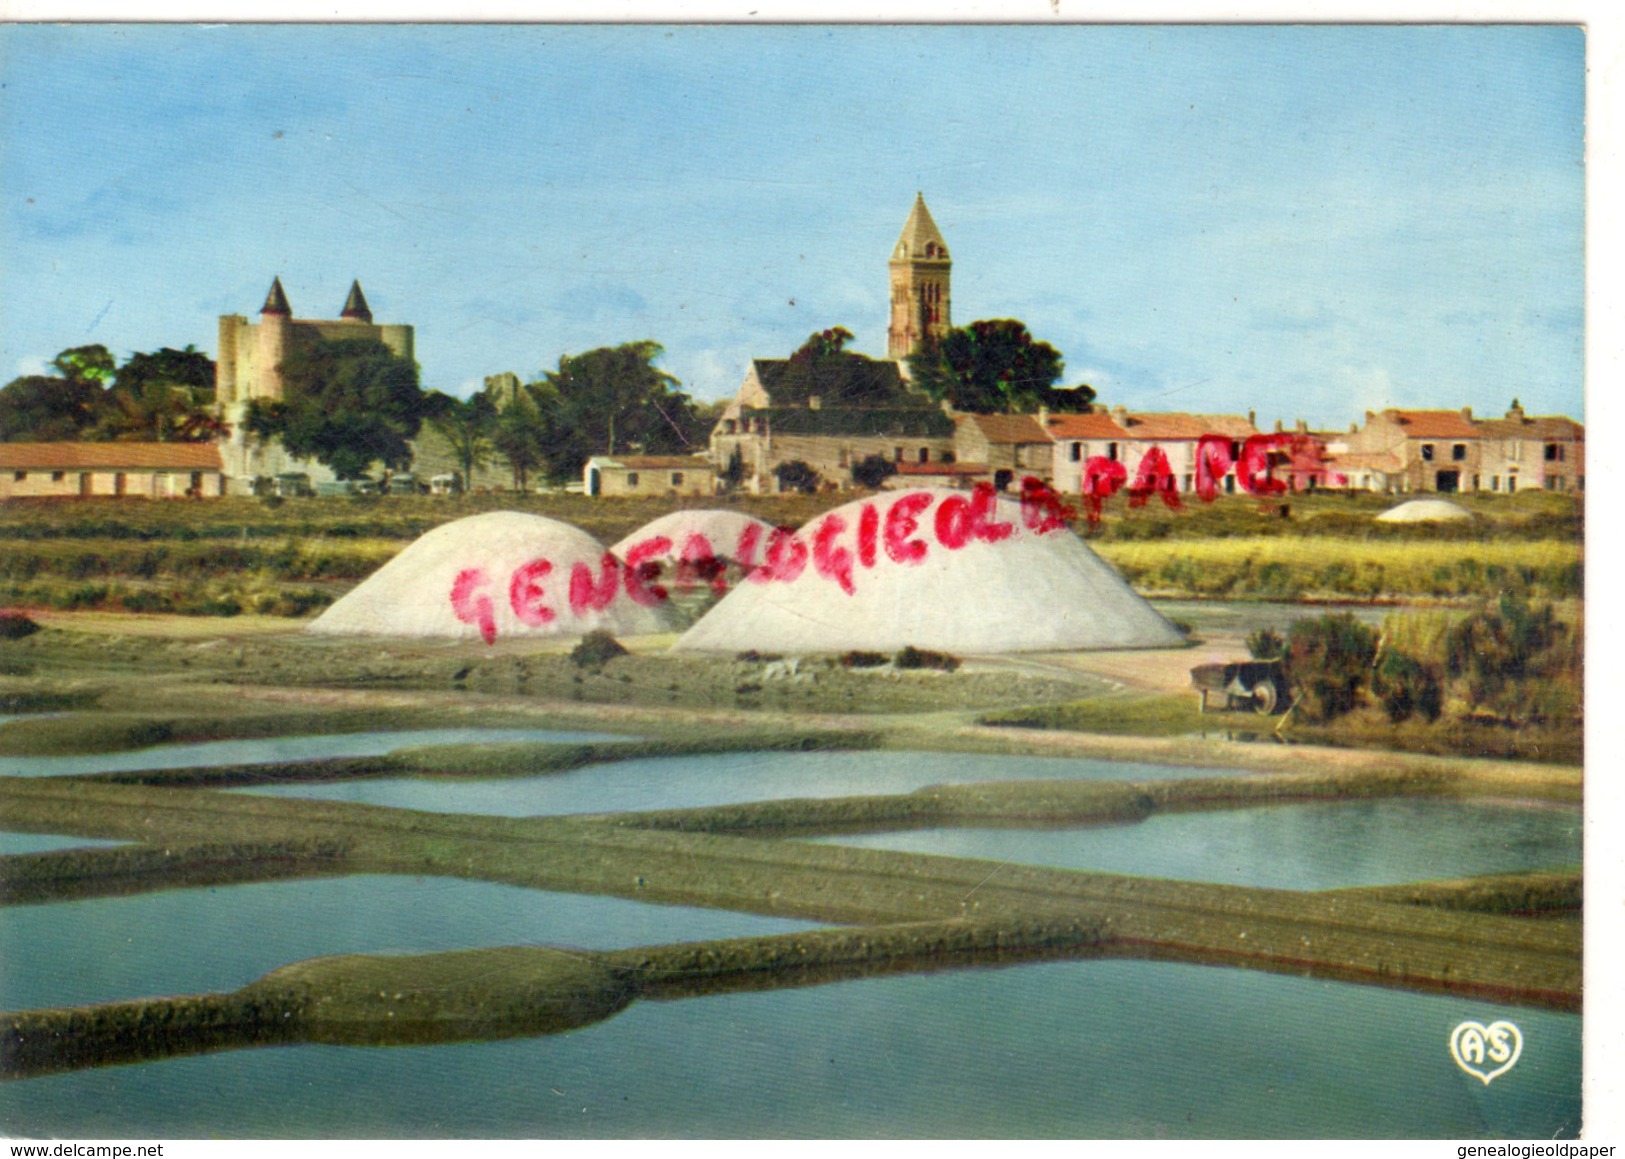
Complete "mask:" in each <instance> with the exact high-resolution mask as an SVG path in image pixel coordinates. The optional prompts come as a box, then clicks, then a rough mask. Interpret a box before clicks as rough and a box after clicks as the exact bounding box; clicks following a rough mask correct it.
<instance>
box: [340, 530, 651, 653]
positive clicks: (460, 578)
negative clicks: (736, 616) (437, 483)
mask: <svg viewBox="0 0 1625 1159" xmlns="http://www.w3.org/2000/svg"><path fill="white" fill-rule="evenodd" d="M606 556H608V553H607V552H605V550H604V548H603V545H602V544H600V543H599V542H598V541H597V540H596V539H594V538H593V537H592V536H590V535H588V534H587V533H586V532H584V531H582V530H580V529H579V528H576V527H572V526H570V525H569V524H568V523H560V522H559V521H558V520H556V519H545V518H543V517H542V516H539V515H526V514H523V513H521V512H517V511H494V512H490V513H488V514H485V515H471V516H469V517H468V518H466V519H458V520H455V521H453V522H451V523H447V524H444V525H442V526H440V527H437V528H435V529H434V530H433V531H430V532H428V533H427V534H425V535H423V536H422V537H420V538H419V539H418V540H416V541H415V542H414V543H413V544H412V545H411V546H410V547H408V548H407V549H406V550H405V551H403V552H401V553H400V554H399V555H397V556H396V557H395V558H394V559H392V560H390V561H389V562H388V563H387V564H385V565H384V566H383V567H381V568H379V569H378V571H377V572H375V573H374V574H373V575H372V576H371V577H370V578H368V579H367V580H366V582H364V583H362V584H361V585H360V586H359V587H357V588H356V589H355V590H354V591H352V592H350V593H349V594H348V595H347V596H345V597H344V598H343V599H341V600H339V601H338V602H337V603H335V604H334V605H333V606H332V607H330V608H328V609H327V611H325V612H323V613H322V614H321V615H320V616H318V617H317V618H316V619H315V620H314V621H313V622H312V623H311V625H310V630H311V631H313V632H324V633H329V634H333V635H373V636H413V637H421V636H449V637H460V638H479V637H483V638H484V639H485V640H486V642H487V643H493V642H495V641H496V640H497V639H498V638H506V637H509V636H524V637H532V638H535V637H546V636H580V635H584V634H585V633H587V632H590V631H592V630H593V629H595V628H604V629H607V630H608V631H610V632H613V633H615V634H616V635H634V636H635V635H643V634H646V633H652V632H661V631H665V630H666V628H667V625H666V623H665V619H664V617H663V616H662V615H661V613H660V611H659V610H657V605H658V604H659V603H660V602H661V601H660V598H659V597H658V596H657V595H656V594H655V593H652V592H650V591H649V590H648V589H647V588H645V587H644V586H642V584H641V583H640V582H639V580H638V577H637V576H636V575H633V574H631V573H629V572H628V571H627V569H625V568H623V567H622V566H621V564H620V561H619V560H617V559H615V558H614V557H613V556H609V557H608V559H607V561H606Z"/></svg>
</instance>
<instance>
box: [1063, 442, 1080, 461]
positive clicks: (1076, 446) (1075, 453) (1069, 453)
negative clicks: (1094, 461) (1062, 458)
mask: <svg viewBox="0 0 1625 1159" xmlns="http://www.w3.org/2000/svg"><path fill="white" fill-rule="evenodd" d="M1066 457H1067V458H1068V459H1070V460H1071V461H1072V462H1074V463H1081V462H1083V444H1082V443H1073V444H1071V445H1070V446H1068V447H1067V449H1066Z"/></svg>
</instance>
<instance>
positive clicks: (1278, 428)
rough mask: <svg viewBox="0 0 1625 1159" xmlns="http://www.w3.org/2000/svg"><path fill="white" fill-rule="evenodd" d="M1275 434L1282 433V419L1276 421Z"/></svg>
mask: <svg viewBox="0 0 1625 1159" xmlns="http://www.w3.org/2000/svg"><path fill="white" fill-rule="evenodd" d="M1275 433H1276V434H1280V433H1281V420H1280V419H1276V420H1275Z"/></svg>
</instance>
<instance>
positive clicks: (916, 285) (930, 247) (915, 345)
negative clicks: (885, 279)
mask: <svg viewBox="0 0 1625 1159" xmlns="http://www.w3.org/2000/svg"><path fill="white" fill-rule="evenodd" d="M890 268H891V326H890V327H889V328H888V329H887V331H886V357H888V358H896V359H904V358H907V357H908V356H909V355H910V354H912V353H914V352H915V351H916V350H918V349H919V348H920V346H921V345H923V344H924V342H925V339H926V337H927V336H930V337H932V338H941V337H942V336H943V335H944V334H946V333H947V332H948V331H949V329H951V328H952V326H953V322H952V321H951V315H950V312H949V304H950V300H951V294H950V292H949V275H950V271H951V270H952V268H953V262H952V261H951V260H950V259H949V256H948V243H947V242H945V241H943V240H942V233H941V232H940V231H939V230H938V229H937V223H936V222H934V221H932V220H931V211H930V210H929V209H927V208H926V207H925V194H923V193H917V194H915V196H914V208H913V210H911V211H910V213H909V215H908V221H907V222H906V223H904V225H903V232H902V235H901V236H900V237H898V239H897V245H896V247H895V248H894V249H893V250H892V255H891V262H890Z"/></svg>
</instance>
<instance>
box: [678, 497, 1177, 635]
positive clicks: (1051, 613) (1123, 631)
mask: <svg viewBox="0 0 1625 1159" xmlns="http://www.w3.org/2000/svg"><path fill="white" fill-rule="evenodd" d="M753 562H759V566H758V567H757V568H756V570H755V571H753V572H752V573H751V575H750V577H749V579H748V580H747V581H746V582H744V583H742V584H740V585H739V587H737V588H735V589H734V591H733V592H731V593H730V594H729V595H728V596H727V597H725V598H724V599H723V600H722V601H721V602H720V603H718V604H717V606H716V607H715V608H713V609H711V611H710V612H708V613H707V614H706V615H705V617H704V618H703V619H701V620H700V621H699V623H697V624H695V625H694V627H692V628H691V629H689V631H688V632H686V633H685V634H684V635H683V637H682V638H681V639H680V640H679V641H678V643H677V647H678V648H680V649H688V650H694V651H708V652H735V651H741V650H744V649H756V650H758V651H775V652H840V651H846V650H848V649H865V650H873V651H893V650H896V649H899V648H902V647H904V646H905V645H909V644H912V645H914V646H916V647H920V648H930V649H935V650H939V651H946V652H953V653H958V654H969V655H974V654H977V653H996V652H1033V651H1056V650H1068V649H1083V648H1100V649H1104V648H1157V647H1172V646H1177V645H1179V644H1181V643H1183V638H1182V637H1181V636H1180V634H1179V631H1178V630H1177V629H1176V628H1174V626H1173V625H1172V624H1170V623H1168V621H1167V620H1164V619H1163V618H1162V617H1161V616H1160V615H1158V614H1157V612H1156V610H1155V609H1154V608H1152V607H1151V605H1150V604H1148V603H1147V602H1146V601H1145V600H1144V599H1142V598H1141V597H1140V596H1139V595H1137V594H1136V593H1135V592H1134V591H1133V589H1131V588H1130V587H1129V586H1128V584H1127V583H1125V582H1124V580H1123V578H1122V577H1121V576H1119V575H1118V574H1117V572H1115V571H1114V570H1113V569H1112V568H1111V566H1110V565H1109V564H1107V563H1106V562H1105V561H1104V560H1102V559H1101V558H1100V557H1099V556H1097V555H1096V554H1095V553H1094V552H1092V551H1090V550H1089V548H1088V547H1086V546H1085V545H1084V544H1083V542H1082V541H1081V540H1080V539H1078V537H1077V536H1076V535H1074V534H1073V533H1072V532H1071V531H1070V530H1069V529H1068V528H1067V527H1066V526H1065V524H1064V523H1060V522H1058V521H1056V520H1054V519H1052V518H1049V517H1048V516H1047V513H1046V509H1045V507H1044V505H1043V503H1042V502H1041V501H1035V502H1032V503H1030V504H1029V503H1017V502H1016V501H1015V500H1012V499H1004V498H996V497H995V496H994V493H993V492H992V490H991V489H990V488H988V489H980V490H978V491H976V492H964V491H952V490H948V489H945V488H926V489H921V490H915V491H906V492H898V493H895V494H888V495H885V496H880V497H876V498H873V499H862V500H858V501H857V502H854V503H849V504H847V505H845V506H844V507H839V508H836V509H835V510H834V511H831V512H828V513H827V514H825V515H823V516H820V517H819V518H818V519H815V520H813V521H812V522H810V523H809V524H808V525H807V526H806V527H804V528H802V529H801V530H800V531H799V532H796V533H795V534H794V535H793V536H791V535H789V534H787V533H784V532H775V533H773V534H772V535H770V536H769V537H768V539H767V541H766V543H765V544H764V545H763V547H762V548H761V551H760V553H759V554H758V555H757V556H756V557H755V560H753Z"/></svg>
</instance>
